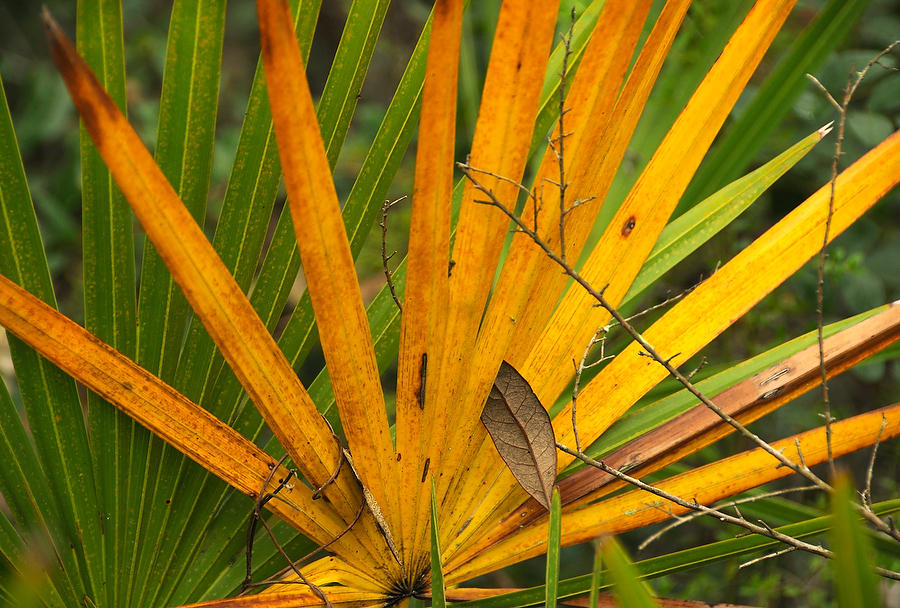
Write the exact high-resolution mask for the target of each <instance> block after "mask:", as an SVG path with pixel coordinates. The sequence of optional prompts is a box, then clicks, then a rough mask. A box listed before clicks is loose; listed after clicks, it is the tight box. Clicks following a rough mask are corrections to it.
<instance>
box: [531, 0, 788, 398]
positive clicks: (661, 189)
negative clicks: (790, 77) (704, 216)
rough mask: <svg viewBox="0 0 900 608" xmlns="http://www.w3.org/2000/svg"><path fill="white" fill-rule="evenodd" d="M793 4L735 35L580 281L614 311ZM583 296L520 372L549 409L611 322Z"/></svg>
mask: <svg viewBox="0 0 900 608" xmlns="http://www.w3.org/2000/svg"><path fill="white" fill-rule="evenodd" d="M793 5H794V0H759V1H758V2H757V3H756V4H755V5H754V7H753V8H752V9H751V10H750V12H749V14H748V15H747V16H746V18H745V19H744V21H743V23H741V25H740V26H739V27H738V29H737V30H736V31H735V33H734V35H733V36H732V37H731V39H730V40H729V42H728V44H727V45H726V46H725V49H724V50H723V51H722V54H721V55H719V58H718V59H717V60H716V62H715V64H714V65H713V66H712V68H711V69H710V70H709V72H708V73H707V75H706V76H705V77H704V79H703V81H702V82H701V83H700V85H699V86H698V87H697V90H696V91H695V92H694V94H693V95H692V96H691V99H690V101H689V102H688V104H687V106H686V107H685V108H684V110H683V111H682V112H681V114H680V115H679V117H678V119H677V120H676V121H675V124H674V125H673V126H672V128H671V129H670V130H669V132H668V133H667V134H666V137H665V139H664V140H663V142H662V143H661V144H660V146H659V148H658V149H657V150H656V152H655V153H654V155H653V157H652V158H651V159H650V161H649V163H648V164H647V167H646V168H645V169H644V171H643V172H642V173H641V176H640V177H639V178H638V181H637V183H636V184H635V185H634V187H633V188H632V190H631V192H630V193H629V194H628V197H627V198H626V199H625V201H624V202H623V203H622V206H621V207H620V208H619V210H618V211H617V213H616V215H615V216H614V217H613V219H612V221H611V222H610V224H609V226H608V228H607V229H606V232H605V233H604V234H603V236H602V237H601V239H600V242H599V243H598V244H597V246H596V247H595V248H594V250H593V251H592V252H591V254H590V257H589V258H588V261H587V262H586V263H585V265H584V268H583V270H582V272H581V274H582V275H583V276H584V278H585V279H587V281H588V282H589V283H591V284H592V285H594V286H595V287H596V288H597V289H603V288H605V289H606V291H605V294H604V295H605V296H606V298H607V300H608V301H609V302H610V303H611V304H613V305H614V306H615V305H618V303H619V302H620V301H621V299H622V297H623V296H624V295H625V293H626V292H627V291H628V288H629V287H630V285H631V283H632V281H633V280H634V277H635V276H636V275H637V273H638V271H639V270H640V268H641V266H642V265H643V263H644V260H645V259H646V257H647V255H648V254H649V253H650V251H651V249H652V248H653V245H654V243H655V242H656V239H657V238H658V236H659V233H660V232H661V231H662V229H663V228H664V227H665V225H666V223H667V222H668V220H669V216H670V214H671V213H672V211H673V210H674V209H675V206H676V204H677V203H678V201H679V199H680V198H681V195H682V193H683V192H684V190H685V188H686V187H687V185H688V182H689V181H690V179H691V176H693V174H694V171H695V170H696V168H697V166H698V165H699V164H700V161H701V159H702V158H703V156H704V155H705V154H706V151H707V149H708V148H709V146H710V144H712V141H713V139H714V138H715V136H716V133H718V131H719V128H720V127H721V126H722V124H723V123H724V122H725V119H726V118H727V117H728V114H729V113H730V112H731V108H732V107H733V106H734V103H735V101H737V98H738V96H739V95H740V93H741V91H742V90H743V89H744V86H745V85H746V84H747V81H748V80H749V79H750V76H751V75H752V74H753V72H754V71H755V70H756V66H757V65H758V64H759V62H760V60H761V59H762V57H763V54H764V53H765V51H766V49H767V48H768V47H769V44H770V43H771V41H772V39H773V38H774V37H775V34H776V33H778V30H779V29H780V28H781V24H782V23H783V22H784V20H785V18H786V17H787V15H788V13H789V12H790V10H791V7H792V6H793ZM594 304H595V302H594V301H593V299H592V298H591V296H590V295H589V294H587V293H586V292H585V291H584V290H583V289H580V288H572V289H569V291H568V292H567V293H566V295H565V296H564V298H563V300H562V302H561V303H560V305H559V307H558V308H557V310H556V311H555V312H554V314H553V316H552V317H551V319H550V321H549V323H548V324H547V326H546V327H545V329H544V331H543V334H542V335H541V336H540V337H539V338H538V340H537V341H536V342H535V344H534V347H533V349H532V350H531V353H530V355H529V356H528V359H527V360H526V361H525V363H524V365H523V366H522V367H521V368H520V369H519V371H520V372H521V373H522V375H524V376H525V377H526V378H529V379H533V381H534V383H535V384H534V385H533V388H534V390H535V392H536V393H537V395H538V397H540V399H541V400H542V402H544V403H552V402H553V401H554V400H555V399H556V396H557V395H559V393H560V391H562V389H563V388H564V387H565V385H566V383H567V382H568V381H569V380H570V379H571V377H572V374H573V370H572V359H573V358H574V359H575V360H578V359H580V357H581V353H583V351H584V347H585V345H586V344H587V343H588V342H589V341H590V339H591V337H592V336H593V335H594V333H595V332H596V331H597V329H598V328H599V327H600V326H602V325H603V324H604V323H606V321H607V320H608V319H609V313H607V312H606V311H605V310H604V309H602V308H598V307H594V306H593V305H594Z"/></svg>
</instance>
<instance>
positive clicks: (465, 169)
mask: <svg viewBox="0 0 900 608" xmlns="http://www.w3.org/2000/svg"><path fill="white" fill-rule="evenodd" d="M458 166H459V169H460V170H461V171H462V173H463V174H464V175H465V176H466V178H468V179H469V180H470V181H471V182H472V184H473V186H474V187H475V189H476V190H478V191H480V192H482V193H483V194H485V195H487V196H488V198H489V200H485V201H475V202H477V203H481V204H485V205H489V206H492V207H496V208H498V209H499V210H500V211H502V212H503V213H505V214H506V215H507V217H509V218H510V219H511V220H512V221H513V223H515V224H516V225H517V226H518V228H519V230H520V231H522V232H524V233H525V234H527V235H528V236H529V237H530V238H531V239H532V240H533V241H534V243H535V244H536V245H537V246H538V247H540V248H541V249H542V250H543V251H544V253H545V254H546V255H547V256H548V257H549V258H550V259H551V260H553V261H554V262H556V263H557V264H558V265H559V266H560V267H561V268H562V269H563V272H565V274H567V275H568V276H569V277H571V278H572V279H573V280H574V281H575V282H576V283H578V284H579V285H581V287H582V288H583V289H584V290H585V291H586V292H587V293H588V294H590V295H591V297H593V298H594V299H595V300H596V301H597V302H598V303H599V304H600V306H602V307H603V308H604V309H606V311H607V312H608V313H609V314H610V315H612V317H613V318H614V319H615V320H616V321H618V323H619V325H621V326H622V327H623V328H624V329H625V331H626V332H628V334H629V335H630V336H631V337H632V339H634V340H635V341H636V342H637V343H638V344H639V345H640V346H641V347H642V348H643V349H644V352H645V353H646V354H647V356H648V357H651V358H652V359H654V360H655V361H657V362H658V363H659V364H660V365H662V366H663V367H664V368H665V369H666V371H667V372H669V374H670V375H671V376H672V377H674V378H675V379H676V380H678V381H679V382H680V383H681V385H682V386H684V387H685V388H686V389H687V390H688V391H689V392H690V393H691V394H692V395H694V397H696V398H697V399H699V400H700V402H701V403H703V404H704V405H705V406H706V407H708V408H709V409H711V410H712V411H713V412H715V413H716V414H717V415H718V416H719V417H720V418H721V419H722V420H724V421H725V422H727V423H728V424H729V425H731V426H732V427H733V428H734V429H735V430H736V431H738V432H739V433H740V434H741V435H743V436H744V437H746V438H747V439H749V440H751V441H752V442H753V443H755V444H756V445H758V446H759V447H761V448H762V449H763V450H765V451H766V452H767V453H769V454H770V455H771V456H772V457H773V458H775V459H776V460H778V462H780V463H781V464H782V465H784V466H786V467H789V468H790V469H791V470H793V471H794V472H795V473H798V474H801V475H803V476H804V477H806V478H807V479H809V480H810V481H811V482H812V483H814V484H816V485H818V486H819V487H821V488H822V489H829V486H828V484H826V483H825V482H824V481H822V480H821V479H819V477H818V476H816V475H815V474H814V473H812V471H810V470H809V469H808V468H806V467H803V468H801V467H800V466H798V465H797V464H796V463H794V462H792V461H791V460H790V459H789V458H788V457H786V456H785V455H784V454H782V453H781V452H779V451H778V450H775V449H774V448H773V447H772V446H771V445H769V444H768V443H767V442H765V441H764V440H763V439H761V438H760V437H758V436H757V435H755V434H754V433H752V432H750V431H749V430H748V429H747V428H746V427H744V426H743V425H742V424H740V423H739V422H738V421H737V420H735V419H734V418H732V417H731V416H729V415H728V414H727V413H726V412H724V411H723V410H722V409H721V408H719V407H718V406H717V405H715V404H714V403H713V402H712V401H710V400H709V398H708V397H706V396H705V395H704V394H703V393H701V392H700V390H699V389H697V387H695V386H694V385H693V384H692V383H691V381H690V380H688V379H687V378H686V377H685V376H684V375H683V374H682V373H681V372H679V371H678V370H677V369H676V368H675V367H674V366H673V365H672V363H671V359H672V358H673V357H675V356H677V354H676V355H673V356H672V357H669V358H668V359H665V358H663V357H662V356H661V355H660V354H659V353H658V352H657V351H656V349H655V348H653V346H651V345H650V344H649V343H648V342H647V341H646V340H645V339H644V337H643V336H642V335H641V334H640V332H638V331H637V330H636V329H634V327H632V325H631V324H630V323H629V322H628V320H627V319H626V318H625V317H623V316H622V314H621V313H620V312H619V311H618V309H616V308H615V307H614V306H613V305H612V304H610V303H609V301H608V300H607V299H606V297H605V296H604V295H603V291H604V290H599V291H598V290H597V289H594V287H593V285H591V284H590V283H589V282H588V281H587V279H585V278H584V277H582V276H581V274H579V273H578V272H577V271H576V270H575V269H574V268H572V266H570V265H569V264H568V263H567V262H566V261H565V260H563V259H562V258H561V257H560V256H559V255H558V254H557V253H556V252H554V251H553V250H552V249H551V248H550V247H549V246H548V245H547V243H546V242H545V241H544V240H543V239H542V238H541V236H540V235H539V234H537V233H535V232H534V231H532V230H531V229H530V228H529V227H528V226H526V225H525V224H524V222H522V220H521V218H519V217H518V216H517V215H516V214H515V213H513V212H512V211H511V210H510V209H509V208H508V207H506V206H505V205H504V204H503V203H501V202H500V201H499V200H498V199H497V197H496V196H494V194H493V192H492V191H491V190H489V189H488V188H486V187H484V186H483V185H482V184H481V183H480V182H479V181H478V179H477V178H476V177H475V176H474V174H473V171H472V170H471V168H470V167H469V165H467V164H464V163H458ZM604 289H605V288H604Z"/></svg>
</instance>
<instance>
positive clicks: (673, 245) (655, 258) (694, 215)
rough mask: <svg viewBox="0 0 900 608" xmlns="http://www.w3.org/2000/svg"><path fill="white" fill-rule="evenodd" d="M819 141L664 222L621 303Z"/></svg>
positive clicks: (805, 142)
mask: <svg viewBox="0 0 900 608" xmlns="http://www.w3.org/2000/svg"><path fill="white" fill-rule="evenodd" d="M821 140H822V135H821V133H820V132H819V131H816V132H815V133H813V134H811V135H809V136H808V137H805V138H804V139H802V140H801V141H799V142H798V143H796V144H794V145H793V146H791V147H790V148H788V149H787V150H785V151H784V152H782V153H781V154H779V155H778V156H777V157H775V158H773V159H772V160H770V161H769V162H768V163H766V164H765V165H763V166H762V167H760V168H759V169H757V170H755V171H753V172H751V173H748V174H747V175H745V176H744V177H742V178H740V179H738V180H735V181H733V182H732V183H730V184H728V185H727V186H725V187H724V188H722V189H721V190H719V191H718V192H716V193H715V194H713V195H712V196H710V197H708V198H707V199H706V200H704V201H703V202H701V203H698V204H697V205H695V206H694V207H692V208H691V209H690V210H689V211H687V212H686V213H684V214H682V215H681V216H680V217H678V218H677V219H676V220H674V221H673V222H671V223H670V224H669V225H667V226H666V227H665V229H663V231H662V233H661V234H660V235H659V239H658V240H657V241H656V245H655V246H654V247H653V250H652V251H651V252H650V255H649V256H648V257H647V260H646V261H645V262H644V265H643V267H642V268H641V271H640V273H638V276H637V277H636V278H635V280H634V283H632V285H631V288H630V289H629V290H628V294H627V295H626V296H625V298H624V300H623V304H624V303H627V302H628V301H629V300H631V299H632V298H635V297H636V296H638V295H639V294H640V293H641V292H642V291H644V290H645V289H646V288H647V287H649V286H650V285H652V284H653V283H655V282H656V280H657V279H659V277H661V276H662V275H663V274H665V273H666V272H667V271H668V270H669V269H671V268H672V267H673V266H675V265H676V264H678V262H680V261H681V260H683V259H684V258H686V257H687V256H688V255H690V254H691V253H693V252H694V251H696V250H697V249H698V248H699V247H700V246H701V245H703V244H704V243H705V242H706V241H708V240H709V239H711V238H712V237H713V236H715V235H716V234H718V232H719V231H720V230H722V229H723V228H724V227H725V226H727V225H728V224H730V223H731V222H732V221H733V220H734V219H735V218H737V217H738V216H739V215H740V214H741V213H743V212H744V211H745V210H746V209H747V208H748V207H749V206H750V205H752V204H753V203H754V202H755V201H756V200H757V199H758V198H759V196H760V195H761V194H762V193H763V192H765V191H766V190H767V189H768V188H769V186H771V185H772V184H773V183H775V181H776V180H778V179H779V178H780V177H781V176H782V175H784V174H785V173H786V172H787V171H788V170H789V169H790V168H791V167H793V166H794V165H795V164H797V163H798V162H799V161H800V159H801V158H803V157H804V156H806V154H807V152H809V151H810V150H812V148H813V146H815V145H816V144H817V143H819V141H821Z"/></svg>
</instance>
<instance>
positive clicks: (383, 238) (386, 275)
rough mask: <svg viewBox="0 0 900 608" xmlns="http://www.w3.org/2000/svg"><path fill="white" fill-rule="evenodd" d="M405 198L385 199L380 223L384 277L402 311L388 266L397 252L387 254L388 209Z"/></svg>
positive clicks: (392, 275)
mask: <svg viewBox="0 0 900 608" xmlns="http://www.w3.org/2000/svg"><path fill="white" fill-rule="evenodd" d="M405 198H406V197H405V196H401V197H400V198H398V199H397V200H394V201H384V205H382V206H381V221H380V222H379V223H378V225H379V226H381V266H382V268H383V269H384V278H385V280H386V281H387V284H388V289H390V290H391V297H392V298H394V303H395V304H396V305H397V308H398V309H399V310H400V312H403V304H401V303H400V298H398V297H397V290H396V289H395V288H394V279H393V277H394V274H393V273H392V272H391V269H390V267H389V266H388V260H390V259H391V258H392V257H394V256H395V255H396V254H397V252H396V251H393V252H391V255H387V216H388V210H389V209H390V208H391V207H393V206H394V205H396V204H397V203H399V202H400V201H402V200H403V199H405Z"/></svg>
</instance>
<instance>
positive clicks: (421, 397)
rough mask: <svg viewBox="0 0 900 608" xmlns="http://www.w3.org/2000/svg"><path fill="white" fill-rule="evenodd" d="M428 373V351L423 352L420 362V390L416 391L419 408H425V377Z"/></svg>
mask: <svg viewBox="0 0 900 608" xmlns="http://www.w3.org/2000/svg"><path fill="white" fill-rule="evenodd" d="M427 374H428V353H422V361H421V362H420V363H419V390H418V391H417V392H416V399H417V400H418V402H419V408H420V409H423V410H424V409H425V379H426V376H427Z"/></svg>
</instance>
